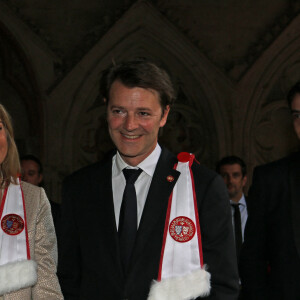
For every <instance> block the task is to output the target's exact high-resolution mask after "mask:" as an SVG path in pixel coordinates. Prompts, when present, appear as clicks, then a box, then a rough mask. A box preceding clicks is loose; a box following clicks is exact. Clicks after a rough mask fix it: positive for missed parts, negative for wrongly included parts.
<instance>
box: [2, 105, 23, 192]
mask: <svg viewBox="0 0 300 300" xmlns="http://www.w3.org/2000/svg"><path fill="white" fill-rule="evenodd" d="M0 120H1V121H2V124H3V128H4V130H5V133H6V140H7V154H6V157H5V159H4V161H3V162H2V164H1V166H0V167H1V173H2V174H1V175H2V179H1V182H0V186H1V187H3V186H4V185H5V184H6V183H9V182H13V183H16V180H17V178H18V176H19V175H20V171H21V167H20V160H19V154H18V149H17V146H16V143H15V140H14V131H13V127H12V122H11V117H10V115H9V114H8V112H7V111H6V109H5V108H4V106H3V105H2V104H0Z"/></svg>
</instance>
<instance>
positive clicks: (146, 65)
mask: <svg viewBox="0 0 300 300" xmlns="http://www.w3.org/2000/svg"><path fill="white" fill-rule="evenodd" d="M116 80H119V81H120V82H121V83H122V84H124V85H125V86H126V87H129V88H133V87H140V88H144V89H152V90H155V91H156V92H158V94H159V98H160V99H159V100H160V104H161V106H162V108H163V110H164V109H165V108H166V106H167V105H169V106H171V105H172V103H173V102H174V99H175V92H174V88H173V85H172V82H171V79H170V77H169V75H168V74H167V72H166V71H165V70H163V69H162V68H159V67H158V66H157V65H155V64H154V63H152V62H150V61H147V60H146V59H134V60H130V61H126V62H122V63H119V64H117V65H114V66H112V67H110V68H108V69H106V70H105V71H104V72H103V74H102V78H101V81H100V93H101V95H102V96H103V97H104V98H105V99H106V101H107V102H108V101H109V93H110V88H111V86H112V84H113V83H114V82H115V81H116Z"/></svg>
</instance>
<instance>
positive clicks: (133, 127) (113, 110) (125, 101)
mask: <svg viewBox="0 0 300 300" xmlns="http://www.w3.org/2000/svg"><path fill="white" fill-rule="evenodd" d="M109 95H110V98H109V101H108V104H107V121H108V128H109V134H110V136H111V139H112V141H113V142H114V144H115V145H116V147H117V149H118V151H119V153H120V154H121V156H122V158H123V159H124V161H125V162H126V163H128V164H129V165H132V166H136V165H138V164H139V163H140V162H142V161H143V160H144V159H145V158H146V157H147V156H148V155H149V154H150V153H151V152H152V151H153V150H154V149H155V146H156V144H157V136H158V130H159V128H160V127H163V126H164V125H165V124H166V121H167V117H168V113H169V110H170V107H169V106H167V108H166V109H165V111H164V113H163V111H162V107H161V105H160V101H159V95H158V93H157V92H156V91H154V90H146V89H143V88H140V87H133V88H128V87H126V86H125V85H123V84H122V83H121V82H120V81H115V82H114V83H113V84H112V86H111V89H110V94H109Z"/></svg>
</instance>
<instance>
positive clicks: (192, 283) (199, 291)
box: [148, 267, 211, 300]
mask: <svg viewBox="0 0 300 300" xmlns="http://www.w3.org/2000/svg"><path fill="white" fill-rule="evenodd" d="M210 276H211V275H210V273H208V272H207V271H206V270H205V267H203V268H202V269H199V270H196V271H193V272H192V273H190V274H188V275H185V276H179V277H173V278H166V279H163V280H161V281H156V280H154V281H153V282H152V286H151V289H150V293H149V297H148V300H170V299H172V300H191V299H196V298H197V297H201V296H202V297H203V296H208V295H209V292H210V288H211V286H210Z"/></svg>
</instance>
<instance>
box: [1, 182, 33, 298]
mask: <svg viewBox="0 0 300 300" xmlns="http://www.w3.org/2000/svg"><path fill="white" fill-rule="evenodd" d="M36 268H37V266H36V263H35V262H34V261H32V260H30V250H29V242H28V232H27V222H26V211H25V202H24V195H23V191H22V188H21V185H20V180H19V179H17V184H13V183H10V184H9V186H8V187H7V188H6V189H5V191H4V194H3V198H2V203H1V207H0V296H1V295H3V294H5V293H9V292H12V291H16V290H18V289H21V288H24V287H28V286H31V285H34V284H35V283H36V281H37V273H36Z"/></svg>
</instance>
